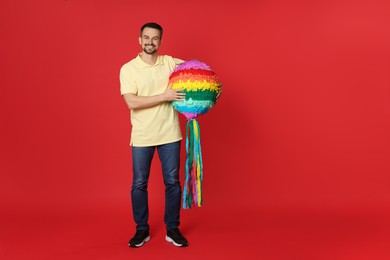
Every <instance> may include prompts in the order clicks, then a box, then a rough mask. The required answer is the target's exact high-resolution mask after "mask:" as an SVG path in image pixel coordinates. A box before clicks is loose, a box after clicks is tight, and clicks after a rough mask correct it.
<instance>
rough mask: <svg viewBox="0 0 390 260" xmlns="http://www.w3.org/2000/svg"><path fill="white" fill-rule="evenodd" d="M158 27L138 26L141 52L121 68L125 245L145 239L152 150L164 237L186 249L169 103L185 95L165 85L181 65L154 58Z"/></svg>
mask: <svg viewBox="0 0 390 260" xmlns="http://www.w3.org/2000/svg"><path fill="white" fill-rule="evenodd" d="M162 35H163V29H162V27H161V26H160V25H158V24H156V23H146V24H144V25H143V26H142V27H141V32H140V37H139V43H140V45H141V47H142V52H141V53H139V54H138V55H137V57H136V58H134V59H133V60H131V61H130V62H128V63H126V64H125V65H123V66H122V68H121V70H120V83H121V94H122V96H123V98H124V100H125V102H126V104H127V106H128V107H129V109H130V110H131V123H132V132H131V141H130V145H131V146H132V163H133V182H132V188H131V201H132V209H133V217H134V221H135V223H136V233H135V235H134V237H133V238H131V239H130V241H129V246H130V247H140V246H142V245H143V244H144V243H145V242H147V241H149V240H150V235H149V224H148V217H149V209H148V191H147V186H148V179H149V172H150V165H151V161H152V158H153V155H154V152H155V150H156V149H157V152H158V155H159V158H160V162H161V166H162V172H163V177H164V184H165V214H164V222H165V225H166V229H167V234H166V237H165V239H166V240H167V241H168V242H172V243H173V244H174V245H175V246H187V245H188V241H187V239H186V238H185V237H184V236H183V235H182V234H181V232H180V230H179V229H178V226H179V224H180V199H181V186H180V182H179V165H180V141H181V139H182V136H181V131H180V125H179V119H178V114H177V112H176V110H174V109H173V107H172V105H171V101H174V100H178V101H180V100H183V99H184V98H185V94H184V93H182V92H180V91H176V90H172V86H171V85H169V86H168V81H169V76H170V74H171V72H172V71H173V70H174V69H175V67H176V66H177V64H179V63H181V62H183V61H182V60H179V59H174V58H172V57H171V56H167V55H159V54H158V49H159V47H160V45H161V43H162Z"/></svg>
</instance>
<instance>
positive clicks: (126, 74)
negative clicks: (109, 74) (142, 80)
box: [119, 66, 138, 95]
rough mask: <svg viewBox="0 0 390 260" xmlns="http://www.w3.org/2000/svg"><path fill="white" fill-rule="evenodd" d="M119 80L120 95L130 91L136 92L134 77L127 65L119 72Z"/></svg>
mask: <svg viewBox="0 0 390 260" xmlns="http://www.w3.org/2000/svg"><path fill="white" fill-rule="evenodd" d="M119 80H120V85H121V87H120V91H121V95H123V94H127V93H132V94H137V92H138V90H137V85H136V82H135V80H134V77H133V76H132V73H131V69H130V68H129V67H127V66H123V67H122V68H121V70H120V73H119Z"/></svg>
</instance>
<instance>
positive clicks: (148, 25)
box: [140, 23, 163, 38]
mask: <svg viewBox="0 0 390 260" xmlns="http://www.w3.org/2000/svg"><path fill="white" fill-rule="evenodd" d="M145 28H153V29H157V30H159V31H160V38H162V35H163V28H162V27H161V25H159V24H158V23H145V24H144V25H142V27H141V31H140V36H142V32H143V30H144V29H145Z"/></svg>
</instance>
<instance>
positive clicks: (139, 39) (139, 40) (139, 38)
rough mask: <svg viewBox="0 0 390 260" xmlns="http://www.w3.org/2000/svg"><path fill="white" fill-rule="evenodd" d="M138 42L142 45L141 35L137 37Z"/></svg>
mask: <svg viewBox="0 0 390 260" xmlns="http://www.w3.org/2000/svg"><path fill="white" fill-rule="evenodd" d="M138 42H139V44H140V45H142V42H141V36H140V37H138Z"/></svg>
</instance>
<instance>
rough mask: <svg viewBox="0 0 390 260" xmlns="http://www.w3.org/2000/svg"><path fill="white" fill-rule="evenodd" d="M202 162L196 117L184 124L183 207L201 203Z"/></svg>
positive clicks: (200, 204)
mask: <svg viewBox="0 0 390 260" xmlns="http://www.w3.org/2000/svg"><path fill="white" fill-rule="evenodd" d="M202 179H203V162H202V149H201V146H200V128H199V123H198V121H197V120H196V119H191V120H188V121H187V125H186V179H185V182H184V191H183V208H184V209H187V208H191V205H192V204H194V205H196V206H198V207H200V206H202V205H203V198H202Z"/></svg>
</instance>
